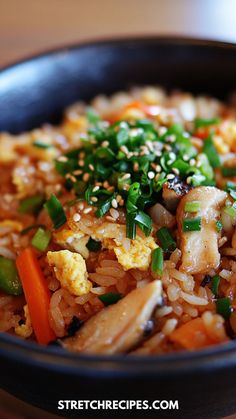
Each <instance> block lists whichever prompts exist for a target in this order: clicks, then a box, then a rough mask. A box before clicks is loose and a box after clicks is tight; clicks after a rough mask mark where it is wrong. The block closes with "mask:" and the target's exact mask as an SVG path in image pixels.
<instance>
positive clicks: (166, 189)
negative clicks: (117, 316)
mask: <svg viewBox="0 0 236 419" xmlns="http://www.w3.org/2000/svg"><path fill="white" fill-rule="evenodd" d="M189 190H190V186H189V185H187V183H184V182H183V181H181V180H180V179H179V177H178V176H176V177H175V178H174V179H173V180H169V181H168V182H166V183H164V185H163V190H162V198H163V201H164V204H165V207H166V208H167V209H168V210H170V211H175V210H176V208H177V206H178V204H179V201H180V199H181V198H182V196H184V195H185V194H186V193H188V191H189Z"/></svg>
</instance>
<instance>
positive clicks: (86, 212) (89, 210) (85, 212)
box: [84, 207, 92, 214]
mask: <svg viewBox="0 0 236 419" xmlns="http://www.w3.org/2000/svg"><path fill="white" fill-rule="evenodd" d="M91 211H92V208H91V207H88V208H85V209H84V214H88V213H89V212H91Z"/></svg>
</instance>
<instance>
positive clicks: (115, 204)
mask: <svg viewBox="0 0 236 419" xmlns="http://www.w3.org/2000/svg"><path fill="white" fill-rule="evenodd" d="M111 205H112V206H113V208H117V207H118V203H117V200H116V199H115V198H114V199H113V200H112V201H111Z"/></svg>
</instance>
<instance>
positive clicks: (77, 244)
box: [53, 228, 89, 259]
mask: <svg viewBox="0 0 236 419" xmlns="http://www.w3.org/2000/svg"><path fill="white" fill-rule="evenodd" d="M53 238H54V240H55V242H56V243H57V244H59V246H61V247H63V248H66V249H69V250H72V251H75V252H77V253H80V254H81V256H83V258H85V259H87V258H88V256H89V251H88V249H87V247H86V244H87V243H88V241H89V236H88V235H85V234H84V233H82V232H81V231H78V232H76V233H75V232H74V231H72V230H70V229H66V228H64V229H63V230H60V231H55V232H54V233H53Z"/></svg>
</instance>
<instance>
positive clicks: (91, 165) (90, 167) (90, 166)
mask: <svg viewBox="0 0 236 419" xmlns="http://www.w3.org/2000/svg"><path fill="white" fill-rule="evenodd" d="M89 169H90V170H92V172H93V171H94V166H93V164H91V163H90V164H89Z"/></svg>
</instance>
